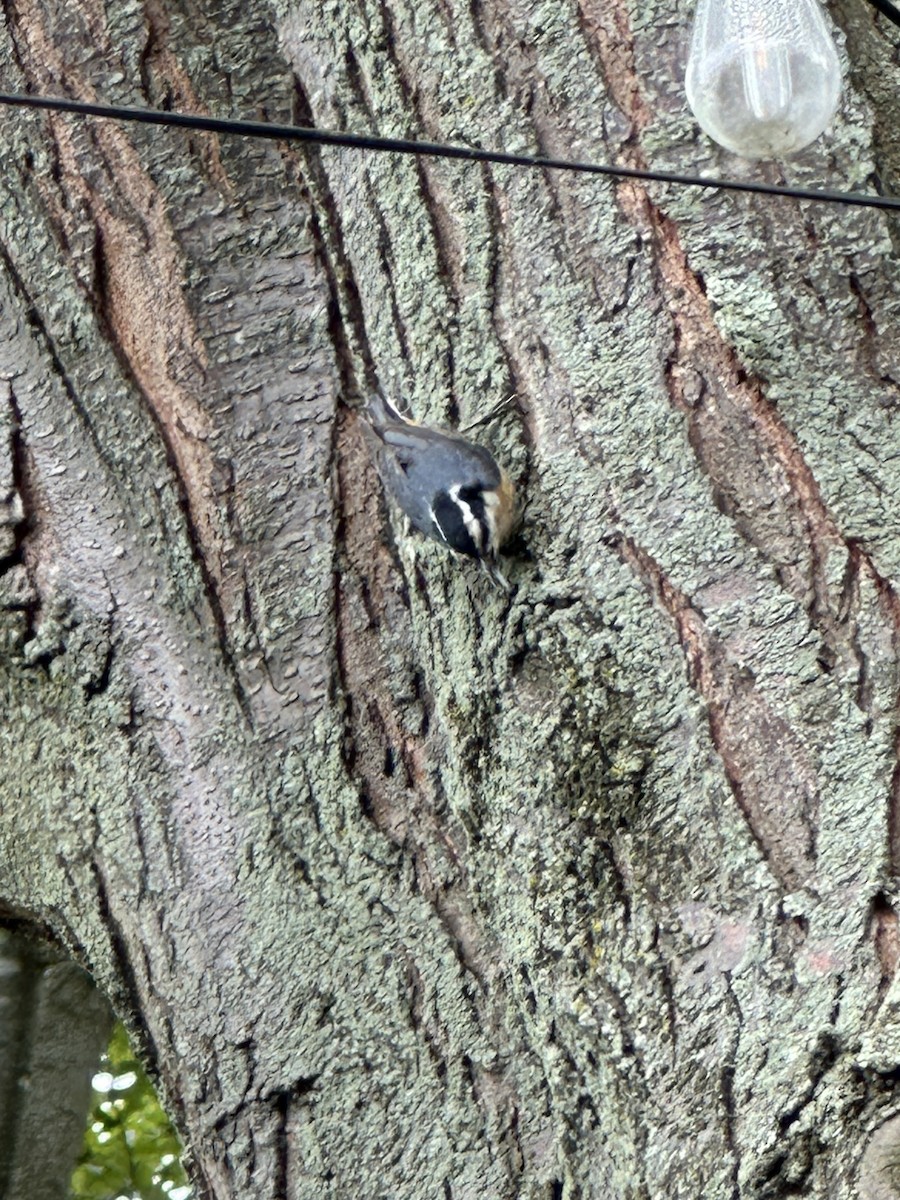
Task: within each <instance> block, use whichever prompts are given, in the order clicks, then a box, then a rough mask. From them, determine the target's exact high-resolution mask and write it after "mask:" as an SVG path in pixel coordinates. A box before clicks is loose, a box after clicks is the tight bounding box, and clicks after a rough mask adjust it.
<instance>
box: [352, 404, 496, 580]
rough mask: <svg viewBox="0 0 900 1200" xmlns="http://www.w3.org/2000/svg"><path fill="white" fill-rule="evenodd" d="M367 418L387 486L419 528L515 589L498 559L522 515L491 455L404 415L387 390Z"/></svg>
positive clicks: (457, 436)
mask: <svg viewBox="0 0 900 1200" xmlns="http://www.w3.org/2000/svg"><path fill="white" fill-rule="evenodd" d="M363 416H364V421H365V427H366V430H367V436H368V439H369V442H370V444H371V446H372V448H373V451H374V457H375V464H376V467H377V470H378V474H379V476H380V478H381V481H382V484H383V486H384V488H385V491H386V492H387V493H388V495H389V496H390V497H391V498H392V499H393V500H394V502H395V503H396V504H397V506H398V507H399V508H400V509H401V510H402V511H403V512H404V513H405V514H406V516H407V517H408V518H409V521H410V523H411V524H412V526H413V527H414V528H415V529H417V530H418V531H419V532H420V533H423V534H425V536H426V537H429V538H432V539H433V540H434V541H437V542H441V543H442V544H443V545H445V546H448V547H449V548H450V549H451V550H454V551H456V553H457V554H461V555H464V556H465V557H467V558H474V559H476V560H477V561H478V562H479V563H481V565H482V567H483V568H484V570H485V572H486V574H487V575H488V577H489V578H490V579H491V580H492V581H493V582H494V583H495V584H496V585H497V586H498V587H501V588H503V589H504V590H505V591H508V590H509V584H508V583H507V581H506V579H505V578H504V576H503V574H502V573H501V571H500V567H499V564H498V561H497V560H498V554H499V551H500V547H501V546H502V545H503V543H504V542H505V541H506V539H507V538H508V537H509V535H510V533H511V532H512V530H513V528H514V527H515V525H516V522H517V519H518V513H517V509H516V496H515V488H514V486H513V482H512V480H511V479H510V477H509V475H508V474H507V472H506V471H505V470H504V468H503V467H501V466H500V465H499V464H498V463H497V461H496V459H495V458H494V456H493V455H492V454H491V452H490V451H489V450H487V449H485V447H484V446H480V445H478V443H477V442H473V441H471V440H470V439H469V438H467V437H464V436H463V435H462V434H461V433H454V432H451V431H450V430H444V429H438V428H435V427H433V426H430V425H422V424H420V423H419V422H418V421H414V420H412V419H411V418H409V417H405V416H404V415H403V414H402V413H401V412H400V411H399V409H397V408H396V407H395V406H394V405H393V404H392V403H391V401H390V400H388V399H387V397H386V396H384V395H383V394H382V393H381V392H373V393H372V394H371V395H370V396H369V398H368V404H367V406H366V408H365V410H364V413H363Z"/></svg>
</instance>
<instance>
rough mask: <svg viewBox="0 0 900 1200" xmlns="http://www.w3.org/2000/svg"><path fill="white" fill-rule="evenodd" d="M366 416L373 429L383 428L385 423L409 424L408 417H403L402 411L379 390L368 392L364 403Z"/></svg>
mask: <svg viewBox="0 0 900 1200" xmlns="http://www.w3.org/2000/svg"><path fill="white" fill-rule="evenodd" d="M366 416H367V417H368V418H369V424H370V425H371V426H372V428H373V429H375V430H379V429H383V428H384V426H385V425H389V424H398V425H409V424H411V422H410V420H409V417H404V415H403V413H402V412H400V410H399V409H398V408H396V407H395V406H394V405H393V404H391V402H390V400H388V398H387V396H385V395H383V393H381V392H372V393H370V395H369V400H368V403H367V405H366Z"/></svg>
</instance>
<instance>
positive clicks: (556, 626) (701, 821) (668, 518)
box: [0, 0, 900, 1200]
mask: <svg viewBox="0 0 900 1200" xmlns="http://www.w3.org/2000/svg"><path fill="white" fill-rule="evenodd" d="M206 7H207V6H204V5H201V4H192V3H190V2H189V0H188V2H185V3H182V4H166V3H165V0H144V4H143V6H140V5H135V4H126V3H125V2H124V0H108V3H107V5H106V6H105V8H104V6H102V5H98V4H96V3H91V2H89V0H81V2H78V0H7V2H6V3H5V5H4V11H5V14H6V27H5V29H4V30H3V31H2V33H0V63H2V70H0V85H2V87H3V89H4V90H7V91H9V90H18V91H24V90H26V89H32V90H34V91H38V92H42V93H48V94H60V93H63V94H66V95H71V96H74V97H76V98H80V99H101V100H103V101H106V102H111V103H123V104H149V105H152V106H156V107H166V106H168V107H171V108H173V109H178V110H187V111H199V112H205V111H209V112H215V113H217V114H229V115H235V116H246V117H263V118H266V119H271V120H277V121H289V120H295V121H298V122H305V121H311V122H314V123H315V124H316V125H318V126H321V127H324V128H329V127H337V128H342V129H349V130H352V131H356V132H366V131H375V132H378V133H381V134H389V135H391V134H393V135H400V136H413V137H421V138H427V139H433V140H447V141H458V142H468V143H471V144H478V145H485V146H490V147H496V148H502V149H505V150H510V151H525V152H540V153H544V154H551V155H558V156H571V157H579V158H584V159H591V158H592V159H596V160H601V161H611V162H617V163H620V164H625V165H641V164H645V163H650V164H652V165H653V166H656V167H665V166H670V167H672V168H673V169H676V170H681V171H685V170H690V171H703V172H706V173H708V174H718V175H726V174H734V173H741V172H742V173H745V174H750V173H756V174H758V175H759V176H761V177H762V178H765V179H770V180H775V179H778V178H780V177H781V176H780V173H779V169H778V168H775V167H772V166H765V165H763V166H758V167H750V166H747V165H746V164H741V163H739V162H737V161H735V160H733V159H731V158H729V157H728V156H727V155H725V154H724V153H723V154H719V153H718V152H717V151H716V150H715V149H714V148H713V147H712V146H711V145H710V143H708V142H707V141H706V140H705V139H703V138H701V137H700V135H699V134H698V133H697V131H696V129H695V126H694V124H693V122H692V120H691V119H690V115H689V113H688V112H687V110H686V107H685V102H684V99H683V91H682V83H681V80H682V76H683V66H682V63H683V56H684V48H685V44H686V35H687V28H688V22H689V16H690V14H689V5H688V4H687V3H684V4H679V5H674V6H673V5H672V4H662V3H657V2H656V0H650V2H649V3H644V4H637V3H631V2H626V0H611V2H609V3H596V2H595V0H580V3H579V4H578V5H577V6H575V7H572V8H566V7H565V6H559V5H556V6H553V5H550V6H547V5H545V6H544V7H540V8H535V7H530V8H529V7H527V6H516V5H506V4H504V3H502V0H501V2H499V3H494V0H484V2H483V3H478V4H473V5H466V4H459V5H454V4H452V3H434V4H431V3H429V0H391V3H390V4H389V5H382V4H366V3H362V4H358V5H354V4H350V3H347V4H342V5H335V4H324V5H323V4H322V3H321V2H319V0H300V2H299V3H296V4H289V3H287V0H273V3H272V4H269V5H267V4H265V3H262V2H258V0H242V2H241V3H237V2H236V0H224V2H223V3H222V4H218V5H216V6H214V8H215V15H214V16H212V15H209V16H208V15H205V9H206ZM833 16H834V17H835V19H836V20H837V21H838V22H839V26H840V29H841V30H843V34H844V35H846V54H845V63H849V65H850V73H849V78H848V80H847V86H846V90H845V100H844V104H843V108H842V111H841V113H840V115H839V119H838V120H837V122H836V125H835V129H834V132H833V136H830V137H829V138H827V139H823V140H822V141H821V142H820V143H818V144H817V145H816V146H815V147H813V148H812V149H811V150H809V151H807V152H805V153H804V154H803V155H802V156H801V157H800V158H799V159H797V160H796V161H795V162H794V163H792V164H790V165H789V166H787V167H785V168H784V171H785V175H786V176H787V177H788V178H790V179H791V180H795V181H797V182H799V183H800V184H801V185H804V186H810V185H815V184H819V183H821V184H825V185H828V186H832V187H839V186H842V187H848V188H855V189H859V190H863V189H869V190H872V189H874V187H875V186H876V184H877V183H879V182H880V183H881V185H882V186H883V187H884V189H885V190H894V191H896V190H898V186H900V171H898V166H900V143H898V137H897V132H896V131H897V129H898V128H900V122H898V119H897V118H898V101H897V99H896V95H897V92H896V85H897V71H896V68H895V67H894V66H893V65H892V62H893V58H892V56H893V55H894V42H895V40H896V39H895V38H894V37H893V33H894V32H895V31H894V30H893V28H892V27H890V28H888V27H887V26H886V24H884V23H883V22H882V19H881V18H877V17H876V16H875V12H874V9H872V8H871V7H870V6H868V5H866V4H864V3H862V0H840V3H835V4H834V5H833ZM840 36H842V37H843V35H840ZM0 146H2V155H3V170H2V172H0V189H2V195H0V400H2V406H0V414H2V420H3V422H4V427H3V442H2V444H3V447H4V449H5V455H4V457H3V459H2V462H0V470H2V472H3V483H2V487H0V495H2V497H3V498H4V504H5V507H4V509H3V513H4V516H3V521H4V525H3V529H2V536H3V538H4V542H3V545H2V547H0V553H2V555H3V559H2V567H3V574H2V576H0V585H2V593H0V603H2V634H3V642H2V645H3V647H4V649H3V653H2V658H0V671H2V677H3V696H4V707H5V714H4V715H5V719H4V721H3V727H2V732H0V738H2V747H3V752H2V753H3V757H2V762H3V773H2V783H0V900H2V901H3V902H4V904H5V905H6V906H7V908H8V909H9V910H11V911H15V912H16V913H17V914H19V915H20V916H21V915H22V914H27V915H28V916H29V917H30V918H31V919H33V920H34V921H37V922H39V923H40V924H41V925H42V926H45V927H47V928H49V929H50V930H52V931H53V932H54V934H55V935H56V937H57V938H58V939H59V941H60V942H61V943H62V944H63V945H64V946H65V947H66V948H67V949H68V950H69V951H70V953H71V954H72V955H73V956H74V957H75V958H76V959H77V961H78V962H79V963H81V964H83V965H84V966H85V967H87V968H88V969H89V970H90V971H91V972H92V974H93V975H94V977H95V978H96V979H97V981H98V983H99V985H100V987H101V988H102V989H103V990H104V991H105V992H106V993H107V995H108V996H109V997H110V998H111V1000H112V1002H113V1004H114V1006H115V1007H116V1009H117V1011H118V1012H120V1013H121V1014H123V1015H124V1016H125V1018H126V1020H127V1021H128V1023H129V1025H130V1028H131V1030H132V1032H133V1034H136V1035H137V1037H138V1040H139V1044H140V1046H141V1047H142V1052H143V1055H144V1056H145V1058H146V1060H147V1062H148V1065H149V1066H150V1068H151V1069H152V1070H153V1071H154V1072H155V1073H156V1075H157V1076H158V1078H159V1079H160V1081H161V1083H162V1086H163V1090H164V1094H165V1097H166V1098H167V1102H168V1104H169V1106H170V1109H171V1111H172V1113H173V1115H174V1117H175V1119H176V1120H177V1122H178V1123H179V1125H180V1127H181V1129H182V1131H183V1134H184V1136H185V1138H186V1140H187V1143H188V1145H189V1148H190V1151H191V1155H192V1161H193V1169H194V1171H195V1173H196V1176H197V1179H198V1182H200V1183H201V1185H202V1191H203V1194H204V1195H205V1196H207V1197H210V1198H214V1200H238V1198H240V1200H257V1198H260V1200H262V1198H282V1197H289V1198H290V1200H306V1198H313V1197H315V1198H317V1200H318V1198H320V1197H322V1196H332V1197H348V1198H349V1197H362V1196H366V1197H382V1196H383V1197H390V1198H391V1200H407V1198H408V1200H430V1198H432V1197H446V1198H447V1200H464V1198H469V1200H483V1198H486V1197H487V1198H490V1200H513V1198H521V1200H526V1198H527V1200H531V1198H535V1200H537V1198H539V1197H540V1198H545V1200H560V1198H563V1197H566V1198H574V1197H590V1198H596V1200H606V1198H607V1197H609V1198H615V1200H618V1198H622V1200H626V1198H627V1200H638V1198H648V1197H654V1198H655V1197H667V1198H668V1197H684V1198H689V1200H693V1198H699V1197H703V1198H704V1200H720V1198H721V1200H732V1198H735V1197H746V1198H754V1200H763V1198H764V1197H779V1196H786V1195H791V1196H795V1195H801V1196H807V1197H816V1198H823V1200H824V1198H825V1197H828V1198H830V1200H843V1198H845V1197H846V1198H847V1200H850V1198H851V1197H853V1198H855V1197H857V1196H866V1197H869V1198H870V1200H871V1198H877V1200H886V1198H888V1197H891V1196H897V1195H900V1174H898V1172H897V1171H896V1168H895V1167H894V1166H893V1165H892V1164H894V1163H895V1162H896V1161H897V1160H898V1159H900V1130H898V1128H897V1122H896V1121H892V1120H891V1118H893V1117H894V1116H895V1114H896V1113H897V1112H900V1090H898V1089H900V1084H898V1080H900V1022H898V1016H897V1013H898V1005H900V991H898V986H900V985H898V983H897V973H896V967H897V960H898V955H900V928H898V918H897V910H896V906H895V901H896V892H895V889H896V887H897V878H898V870H900V769H898V727H897V713H898V694H900V594H898V590H897V587H898V580H900V523H898V517H897V499H896V497H897V496H898V495H900V479H898V474H900V467H898V463H900V421H898V419H897V415H898V411H900V342H898V338H897V332H896V331H897V324H896V322H897V317H898V306H900V285H898V281H897V253H896V243H895V241H892V235H894V236H895V235H896V223H895V220H894V219H893V218H888V217H885V216H883V215H880V214H877V213H874V212H871V211H863V210H850V209H844V208H839V207H837V206H833V207H832V206H825V205H815V204H809V203H798V202H795V201H786V200H770V199H759V198H752V197H747V196H742V195H734V194H728V193H723V192H715V193H706V192H704V193H697V192H688V191H686V190H681V189H678V188H675V187H664V186H662V185H651V186H648V187H644V186H641V185H640V184H638V183H634V182H627V183H625V182H623V183H609V182H603V181H598V180H596V179H588V178H584V177H576V176H573V175H565V176H564V175H561V174H558V173H553V172H538V171H532V172H527V171H523V170H513V169H509V168H496V169H493V168H487V167H485V168H479V167H475V166H467V165H463V164H459V163H447V162H436V161H429V160H412V159H407V160H400V159H398V158H395V157H390V156H385V155H378V156H376V155H364V154H361V153H357V152H348V151H339V150H321V151H314V152H313V151H311V152H309V153H308V154H303V153H301V152H300V151H298V150H297V149H295V148H293V147H288V146H278V145H275V144H268V143H256V142H252V141H247V140H238V139H231V140H229V139H224V138H223V139H216V138H213V137H211V136H209V135H200V134H191V135H187V134H184V133H180V132H176V131H166V130H162V129H158V128H138V127H124V126H121V125H119V124H116V123H112V122H108V121H100V120H96V121H86V120H82V119H76V118H68V117H62V116H58V115H50V116H48V115H39V114H24V113H16V114H11V113H7V114H6V115H4V116H3V117H2V135H0ZM892 181H894V182H892ZM892 221H894V224H892ZM376 380H380V381H381V383H382V384H383V385H384V386H385V387H386V389H387V390H388V391H389V392H390V393H392V394H394V395H397V394H399V393H402V395H403V396H404V398H405V400H406V402H407V403H408V405H409V407H410V409H411V411H412V412H413V413H414V414H415V415H416V416H417V417H419V418H421V419H425V420H431V421H439V422H445V423H449V424H458V425H461V426H464V425H467V424H468V423H470V422H471V421H474V420H476V419H478V418H479V417H481V416H483V415H484V414H485V413H486V412H487V411H488V409H490V408H491V407H492V406H493V405H494V404H496V402H497V401H498V400H500V399H502V398H503V397H504V396H507V395H509V394H510V393H515V395H516V402H515V405H514V407H513V408H512V409H510V410H507V411H506V412H504V413H503V414H502V415H501V416H500V417H499V418H498V419H497V420H496V421H495V422H494V423H493V424H492V425H491V426H488V427H485V429H484V431H483V437H484V440H485V441H487V442H489V443H490V444H491V446H492V448H493V449H494V450H495V452H496V453H497V454H498V456H499V457H500V458H501V459H502V460H503V461H505V462H506V463H507V465H508V466H509V467H510V469H511V471H512V473H513V475H514V477H515V478H516V480H517V482H518V485H519V487H520V490H521V492H522V495H523V497H524V520H523V531H522V545H521V546H520V547H519V552H518V555H517V557H516V559H515V560H513V561H512V563H511V565H510V566H509V568H508V574H509V577H510V579H511V582H512V585H513V587H512V592H511V594H510V595H509V596H505V595H502V594H501V593H499V592H497V591H495V590H493V589H492V588H491V585H490V583H489V581H488V580H487V579H486V578H484V577H483V576H482V575H481V574H479V573H478V572H477V570H474V569H471V570H470V569H469V568H468V567H467V566H466V565H464V564H462V565H461V564H460V563H458V562H457V561H455V560H454V559H453V558H452V557H451V556H450V555H448V554H447V553H446V552H445V551H443V550H442V549H441V548H440V547H438V546H436V545H429V544H425V543H423V542H421V541H419V540H416V539H414V538H412V537H410V536H408V534H407V532H406V530H405V529H404V526H403V523H402V521H401V520H400V519H398V516H397V514H396V513H395V512H393V511H391V510H389V509H387V508H386V507H385V505H384V503H383V500H382V498H381V494H380V490H379V487H378V483H377V479H376V476H375V474H374V471H373V467H372V463H371V461H370V459H369V457H368V454H367V451H366V447H365V444H364V441H363V438H362V436H361V429H360V422H359V418H358V403H359V399H360V397H361V396H362V395H364V394H365V391H366V389H367V388H368V387H370V386H372V384H373V383H374V382H375V381H376Z"/></svg>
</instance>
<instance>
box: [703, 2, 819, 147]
mask: <svg viewBox="0 0 900 1200" xmlns="http://www.w3.org/2000/svg"><path fill="white" fill-rule="evenodd" d="M685 90H686V92H687V98H688V104H690V106H691V108H692V109H693V112H694V116H695V117H696V118H697V120H698V121H699V123H700V127H701V128H702V129H703V131H704V132H705V133H708V134H709V136H710V137H711V138H714V139H715V141H717V142H718V143H719V144H720V145H722V146H724V147H725V148H726V150H732V151H734V153H735V154H741V155H743V156H744V158H781V157H782V156H783V155H786V154H792V153H793V152H794V151H795V150H801V149H802V148H803V147H804V146H808V145H809V143H810V142H812V141H814V140H815V139H816V138H817V137H818V136H819V134H820V133H821V132H822V130H823V129H824V128H825V126H826V125H827V124H828V122H829V121H830V120H831V118H832V117H833V116H834V110H835V109H836V108H837V102H838V98H839V96H840V91H841V69H840V63H839V62H838V56H837V51H836V50H835V48H834V43H833V42H832V40H831V37H830V35H829V33H828V29H827V28H826V25H825V19H824V17H823V16H822V10H821V8H820V7H819V4H818V0H697V12H696V14H695V16H694V31H693V35H692V37H691V52H690V56H689V58H688V65H687V77H686V79H685Z"/></svg>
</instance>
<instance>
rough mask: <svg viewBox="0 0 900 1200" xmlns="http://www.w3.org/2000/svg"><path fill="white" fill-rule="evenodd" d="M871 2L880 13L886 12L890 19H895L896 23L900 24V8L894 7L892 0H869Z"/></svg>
mask: <svg viewBox="0 0 900 1200" xmlns="http://www.w3.org/2000/svg"><path fill="white" fill-rule="evenodd" d="M869 3H870V4H874V6H875V7H876V8H877V9H878V11H879V12H880V13H884V15H885V16H886V17H887V19H888V20H889V21H893V22H894V24H895V25H900V9H896V8H894V6H893V4H891V0H869Z"/></svg>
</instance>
